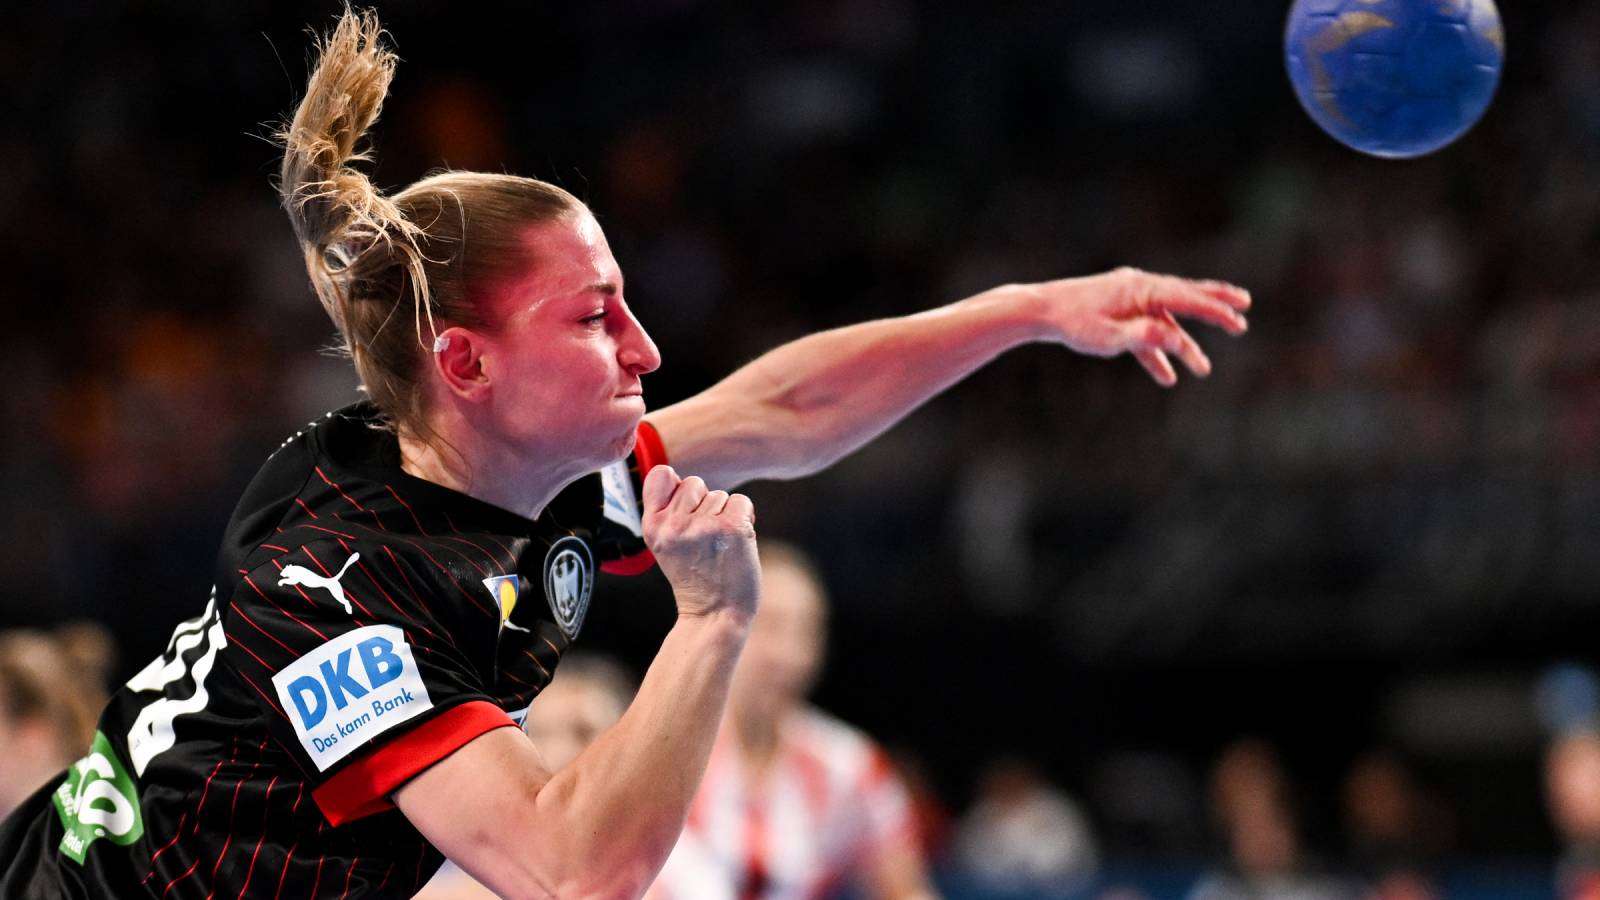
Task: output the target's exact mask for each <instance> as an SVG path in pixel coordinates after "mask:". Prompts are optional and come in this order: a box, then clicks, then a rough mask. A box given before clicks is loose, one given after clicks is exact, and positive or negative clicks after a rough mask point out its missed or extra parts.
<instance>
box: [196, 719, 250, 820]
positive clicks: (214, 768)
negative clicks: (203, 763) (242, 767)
mask: <svg viewBox="0 0 1600 900" xmlns="http://www.w3.org/2000/svg"><path fill="white" fill-rule="evenodd" d="M238 758H239V739H238V738H234V739H233V753H232V754H230V755H229V757H228V758H227V760H220V759H219V760H217V764H216V765H215V766H212V767H211V774H210V775H207V776H206V785H205V787H204V788H202V789H201V791H200V802H199V803H196V804H195V806H194V833H195V834H199V833H200V811H201V810H202V809H205V806H206V798H207V797H209V796H211V779H213V778H215V777H217V773H218V772H220V771H222V767H223V765H224V764H225V763H230V762H233V761H234V760H236V759H238Z"/></svg>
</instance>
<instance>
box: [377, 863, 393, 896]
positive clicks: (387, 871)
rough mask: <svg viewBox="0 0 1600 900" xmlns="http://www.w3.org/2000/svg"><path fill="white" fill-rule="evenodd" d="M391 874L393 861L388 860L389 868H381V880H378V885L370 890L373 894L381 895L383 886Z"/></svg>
mask: <svg viewBox="0 0 1600 900" xmlns="http://www.w3.org/2000/svg"><path fill="white" fill-rule="evenodd" d="M393 874H394V861H393V860H390V861H389V868H387V869H384V870H383V880H382V881H380V882H378V886H377V887H375V888H373V889H372V892H373V893H374V894H380V895H381V894H382V893H383V886H384V885H386V884H388V883H389V876H390V875H393Z"/></svg>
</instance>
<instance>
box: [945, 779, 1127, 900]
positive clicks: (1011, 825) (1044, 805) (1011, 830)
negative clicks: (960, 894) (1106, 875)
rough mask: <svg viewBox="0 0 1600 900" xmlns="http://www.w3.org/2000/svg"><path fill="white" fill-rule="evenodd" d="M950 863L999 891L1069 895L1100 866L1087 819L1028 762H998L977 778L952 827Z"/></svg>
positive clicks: (1098, 853)
mask: <svg viewBox="0 0 1600 900" xmlns="http://www.w3.org/2000/svg"><path fill="white" fill-rule="evenodd" d="M952 862H953V864H954V865H955V866H956V867H957V868H959V869H960V870H961V871H962V872H964V873H966V874H967V875H969V876H971V877H973V878H974V879H975V880H976V881H977V882H978V883H980V884H983V885H986V886H988V887H989V888H991V889H995V890H1003V891H1025V892H1032V891H1049V892H1052V893H1055V892H1061V891H1066V890H1069V889H1071V888H1072V887H1074V886H1075V885H1077V884H1080V883H1082V882H1085V881H1087V880H1088V878H1089V877H1090V876H1091V875H1093V874H1094V873H1095V870H1096V869H1097V868H1098V866H1099V863H1100V851H1099V848H1098V847H1097V846H1096V844H1095V839H1094V834H1093V833H1092V831H1091V830H1090V827H1089V820H1088V818H1087V817H1086V816H1085V815H1084V814H1083V812H1082V811H1081V810H1080V809H1079V808H1078V805H1077V804H1076V803H1074V802H1073V801H1072V799H1071V798H1070V797H1068V796H1067V795H1066V794H1065V793H1063V792H1062V791H1061V790H1060V789H1059V788H1057V787H1055V786H1054V785H1052V784H1050V782H1049V781H1047V780H1046V779H1045V778H1044V776H1043V775H1042V774H1041V773H1040V772H1039V770H1038V769H1037V768H1036V767H1034V766H1033V765H1032V764H1031V763H1028V762H1026V761H1024V760H1020V759H1001V760H997V761H995V762H992V763H990V764H989V765H988V766H987V767H986V768H985V769H984V771H983V774H982V775H981V776H980V777H979V782H978V795H977V799H976V800H975V801H973V804H972V808H971V809H969V810H968V811H967V813H966V815H965V816H963V817H962V820H961V823H960V824H959V825H958V826H957V828H956V838H955V845H954V847H953V854H952Z"/></svg>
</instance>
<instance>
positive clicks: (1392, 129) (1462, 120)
mask: <svg viewBox="0 0 1600 900" xmlns="http://www.w3.org/2000/svg"><path fill="white" fill-rule="evenodd" d="M1284 57H1285V60H1286V62H1287V63H1288V66H1289V80H1290V81H1291V82H1293V83H1294V92H1295V95H1296V96H1298V97H1299V98H1300V105H1301V106H1304V107H1305V108H1306V112H1308V113H1310V114H1311V118H1312V119H1315V120H1316V123H1317V124H1318V125H1321V126H1322V128H1323V130H1325V131H1327V132H1328V133H1329V134H1331V135H1333V136H1334V137H1335V138H1338V139H1339V140H1340V141H1342V142H1343V143H1345V144H1348V145H1349V146H1351V147H1354V148H1355V149H1357V150H1360V151H1361V152H1363V153H1370V154H1372V155H1373V156H1382V157H1387V158H1391V159H1401V158H1407V157H1413V156H1421V155H1423V154H1425V153H1432V152H1433V151H1435V150H1438V149H1439V148H1440V147H1443V146H1444V145H1446V144H1448V143H1450V142H1451V141H1453V140H1455V139H1456V138H1458V137H1460V136H1461V135H1463V134H1465V133H1466V132H1467V129H1469V128H1471V127H1472V126H1473V125H1474V124H1475V123H1476V122H1477V121H1478V119H1479V118H1481V117H1482V116H1483V113H1484V110H1486V109H1488V108H1489V101H1490V100H1491V99H1493V98H1494V91H1495V87H1496V86H1497V85H1498V84H1499V83H1500V66H1501V63H1502V62H1503V61H1504V59H1505V32H1504V31H1503V30H1502V29H1501V27H1500V13H1499V11H1498V10H1496V9H1495V6H1494V0H1295V4H1294V8H1293V9H1291V10H1290V11H1289V25H1288V28H1287V29H1285V34H1284Z"/></svg>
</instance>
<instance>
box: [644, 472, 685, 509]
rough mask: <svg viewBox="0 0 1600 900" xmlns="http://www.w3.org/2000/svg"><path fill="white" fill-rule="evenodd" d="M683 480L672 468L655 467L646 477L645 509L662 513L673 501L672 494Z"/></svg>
mask: <svg viewBox="0 0 1600 900" xmlns="http://www.w3.org/2000/svg"><path fill="white" fill-rule="evenodd" d="M682 481H683V479H681V478H679V477H678V473H677V471H676V470H674V469H673V468H672V467H671V466H655V467H653V468H651V469H650V471H649V472H647V473H646V474H645V476H644V491H643V496H642V497H641V499H642V501H643V503H644V508H645V509H646V510H650V511H653V512H660V511H661V510H664V509H666V508H667V504H668V503H669V502H670V501H671V500H672V494H673V492H674V491H676V490H677V489H678V485H679V484H680V483H682Z"/></svg>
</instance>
